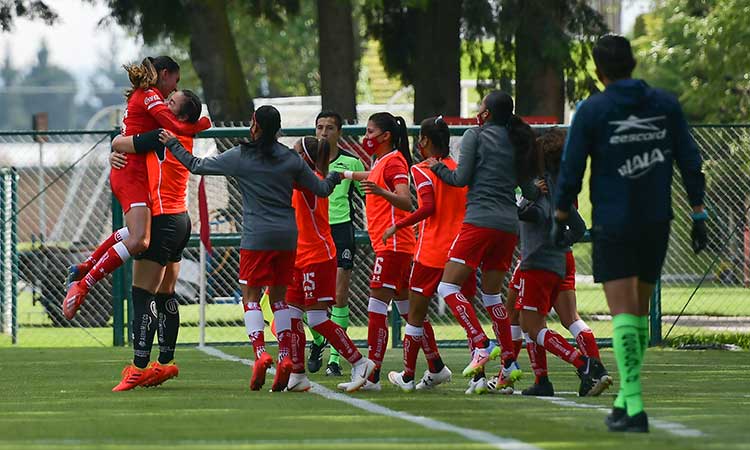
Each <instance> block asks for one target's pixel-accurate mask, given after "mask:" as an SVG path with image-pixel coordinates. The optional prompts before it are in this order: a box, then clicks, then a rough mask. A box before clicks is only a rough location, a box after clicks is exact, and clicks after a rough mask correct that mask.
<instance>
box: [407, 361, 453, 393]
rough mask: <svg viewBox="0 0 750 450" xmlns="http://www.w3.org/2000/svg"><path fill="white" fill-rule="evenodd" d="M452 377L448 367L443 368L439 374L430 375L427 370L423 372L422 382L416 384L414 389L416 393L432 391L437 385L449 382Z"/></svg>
mask: <svg viewBox="0 0 750 450" xmlns="http://www.w3.org/2000/svg"><path fill="white" fill-rule="evenodd" d="M452 376H453V372H451V370H450V369H449V368H448V366H443V368H442V369H441V370H440V372H437V373H432V372H430V371H429V370H425V371H424V375H423V376H422V380H420V381H419V383H417V387H416V389H417V390H418V391H422V390H427V389H434V388H435V386H437V385H439V384H443V383H447V382H449V381H451V377H452Z"/></svg>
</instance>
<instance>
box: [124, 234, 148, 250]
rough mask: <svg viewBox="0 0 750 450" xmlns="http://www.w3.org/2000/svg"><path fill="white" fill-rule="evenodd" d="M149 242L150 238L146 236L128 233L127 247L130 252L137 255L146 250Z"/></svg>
mask: <svg viewBox="0 0 750 450" xmlns="http://www.w3.org/2000/svg"><path fill="white" fill-rule="evenodd" d="M149 244H151V239H150V238H149V237H148V236H133V235H130V237H129V238H128V241H127V246H128V249H129V250H130V254H132V255H137V254H139V253H143V252H145V251H146V250H148V246H149Z"/></svg>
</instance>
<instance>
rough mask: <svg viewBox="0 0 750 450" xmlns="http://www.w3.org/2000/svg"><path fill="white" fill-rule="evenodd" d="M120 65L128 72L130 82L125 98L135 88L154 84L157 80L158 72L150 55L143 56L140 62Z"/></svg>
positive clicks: (143, 87) (146, 87)
mask: <svg viewBox="0 0 750 450" xmlns="http://www.w3.org/2000/svg"><path fill="white" fill-rule="evenodd" d="M122 67H123V68H124V69H125V72H127V73H128V78H129V79H130V84H131V87H130V89H128V90H127V91H125V98H126V99H128V100H129V99H130V96H131V95H133V92H135V91H136V90H138V89H148V88H150V87H153V86H156V82H157V81H158V80H159V73H158V72H157V71H156V67H154V63H153V59H152V58H151V57H150V56H148V57H146V58H144V59H143V61H142V62H141V63H140V64H125V65H123V66H122Z"/></svg>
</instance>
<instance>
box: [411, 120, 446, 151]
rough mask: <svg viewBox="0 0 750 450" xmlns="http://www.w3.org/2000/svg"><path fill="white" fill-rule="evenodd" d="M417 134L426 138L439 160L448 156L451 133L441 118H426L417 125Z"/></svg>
mask: <svg viewBox="0 0 750 450" xmlns="http://www.w3.org/2000/svg"><path fill="white" fill-rule="evenodd" d="M419 134H421V135H422V136H425V137H427V139H429V140H430V142H432V146H433V147H434V148H435V150H436V151H437V154H438V156H439V157H441V158H445V157H446V156H448V154H450V142H451V132H450V130H449V129H448V124H447V123H445V120H443V116H438V117H428V118H426V119H425V120H423V121H422V123H421V124H420V125H419Z"/></svg>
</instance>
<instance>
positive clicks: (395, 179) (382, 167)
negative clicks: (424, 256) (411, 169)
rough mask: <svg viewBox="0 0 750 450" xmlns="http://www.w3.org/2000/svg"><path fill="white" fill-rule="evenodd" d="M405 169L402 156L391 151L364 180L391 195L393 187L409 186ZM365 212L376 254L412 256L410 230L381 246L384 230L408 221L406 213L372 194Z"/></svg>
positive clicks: (402, 229) (405, 229) (412, 239)
mask: <svg viewBox="0 0 750 450" xmlns="http://www.w3.org/2000/svg"><path fill="white" fill-rule="evenodd" d="M407 167H408V164H407V163H406V159H404V156H403V155H402V154H401V153H400V152H398V151H397V150H394V151H392V152H390V153H388V154H385V155H383V156H382V157H380V158H379V159H378V160H377V161H375V163H374V164H373V166H372V169H371V171H370V175H369V176H368V177H367V179H368V180H369V181H372V182H374V183H375V184H377V185H378V186H380V187H382V188H384V189H388V190H390V191H391V192H393V191H394V190H395V187H396V185H398V184H402V183H408V182H409V175H408V172H407ZM365 210H366V213H367V230H368V232H369V234H370V241H371V243H372V249H373V250H374V251H375V253H378V252H382V251H391V252H399V253H409V254H411V253H412V252H413V251H414V244H415V243H416V238H415V237H414V230H413V229H412V228H411V227H406V228H401V229H400V230H398V231H397V232H396V234H394V235H393V236H392V237H391V238H389V239H388V241H387V243H386V244H385V245H383V234H384V233H385V230H387V229H388V228H389V227H390V226H391V225H395V224H396V222H398V221H399V220H401V219H403V218H404V217H407V216H408V215H409V211H404V210H402V209H399V208H396V207H395V206H393V205H392V204H391V203H390V202H389V201H388V200H386V199H385V198H383V197H381V196H379V195H374V194H367V198H366V207H365Z"/></svg>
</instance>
